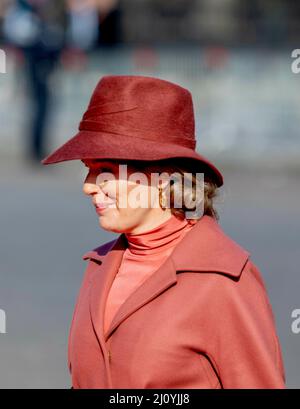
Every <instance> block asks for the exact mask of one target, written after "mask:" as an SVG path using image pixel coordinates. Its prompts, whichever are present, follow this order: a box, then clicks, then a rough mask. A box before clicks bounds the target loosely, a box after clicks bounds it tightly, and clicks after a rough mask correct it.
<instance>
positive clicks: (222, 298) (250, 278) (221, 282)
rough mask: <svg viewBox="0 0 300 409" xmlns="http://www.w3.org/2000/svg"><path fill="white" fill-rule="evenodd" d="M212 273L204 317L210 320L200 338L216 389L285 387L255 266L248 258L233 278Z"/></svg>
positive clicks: (270, 316)
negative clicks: (216, 378)
mask: <svg viewBox="0 0 300 409" xmlns="http://www.w3.org/2000/svg"><path fill="white" fill-rule="evenodd" d="M214 276H215V277H214V278H215V284H214V299H213V302H212V303H211V302H210V303H208V304H209V308H211V309H213V310H214V311H212V310H211V311H210V313H209V314H208V316H213V317H215V320H213V321H214V322H212V323H211V322H207V328H208V331H207V336H208V337H209V339H207V341H206V342H207V345H209V347H208V355H209V357H210V359H211V361H212V362H213V364H214V366H215V368H216V370H217V372H218V373H219V376H220V380H221V383H222V387H223V388H225V389H228V388H229V389H235V388H238V389H246V388H251V389H259V388H264V389H270V388H276V389H277V388H279V389H284V388H286V386H285V370H284V365H283V359H282V352H281V348H280V343H279V338H278V336H277V333H276V323H275V319H274V315H273V311H272V308H271V305H270V302H269V299H268V295H267V291H266V287H265V285H264V282H263V279H262V277H261V274H260V272H259V270H258V269H257V267H256V266H255V265H254V264H253V263H252V261H251V260H250V259H249V260H248V261H247V263H246V265H245V268H244V270H243V272H242V274H241V276H240V277H239V279H238V280H235V279H230V278H228V277H226V276H222V275H220V274H215V275H214ZM217 276H218V277H217ZM211 314H212V315H211ZM212 341H213V342H212Z"/></svg>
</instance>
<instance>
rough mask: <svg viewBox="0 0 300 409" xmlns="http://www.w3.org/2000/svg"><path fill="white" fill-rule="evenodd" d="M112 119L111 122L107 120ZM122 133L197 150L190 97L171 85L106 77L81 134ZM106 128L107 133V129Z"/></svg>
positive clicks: (136, 78) (137, 78)
mask: <svg viewBox="0 0 300 409" xmlns="http://www.w3.org/2000/svg"><path fill="white" fill-rule="evenodd" d="M108 115H109V118H108ZM116 127H118V129H121V128H122V132H125V134H126V133H127V134H128V136H136V137H138V134H139V135H140V137H143V138H148V139H150V140H161V139H162V138H163V139H164V140H165V141H167V142H171V143H173V142H174V143H177V144H180V145H183V146H186V147H189V148H194V147H195V144H196V141H195V121H194V109H193V101H192V96H191V93H190V92H189V91H188V90H187V89H185V88H183V87H181V86H179V85H177V84H173V83H171V82H169V81H166V80H162V79H159V78H152V77H145V76H134V75H128V76H124V75H122V76H119V75H109V76H104V77H102V78H101V80H100V81H99V82H98V84H97V86H96V88H95V90H94V92H93V94H92V96H91V99H90V102H89V105H88V108H87V110H86V112H85V113H84V115H83V118H82V121H81V123H80V127H79V129H80V130H100V128H101V130H105V131H107V132H109V131H110V130H111V131H112V132H116ZM104 128H105V129H104Z"/></svg>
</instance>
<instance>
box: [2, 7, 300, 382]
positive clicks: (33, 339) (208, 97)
mask: <svg viewBox="0 0 300 409" xmlns="http://www.w3.org/2000/svg"><path fill="white" fill-rule="evenodd" d="M0 48H1V49H2V50H4V51H5V56H6V59H5V63H6V64H5V70H2V71H5V72H3V73H0V101H1V104H0V120H1V131H0V186H1V208H2V209H1V216H0V217H1V247H0V279H1V285H0V309H2V310H3V311H4V312H5V316H6V325H5V333H0V357H1V358H0V361H1V367H0V388H68V387H70V386H71V380H70V376H69V372H68V368H67V341H68V331H69V325H70V322H71V318H72V313H73V308H74V305H75V301H76V297H77V294H78V291H79V288H80V285H81V281H82V277H83V273H84V270H85V267H86V262H85V261H83V260H82V258H81V257H82V255H83V254H84V253H85V252H86V251H88V250H90V249H92V248H95V247H97V246H99V245H101V244H102V243H104V242H105V241H107V240H111V239H112V238H115V237H116V235H115V234H111V233H108V232H105V231H103V230H101V228H100V227H99V225H98V217H97V215H96V214H95V212H94V209H93V208H92V206H91V202H90V200H89V198H87V197H84V195H83V192H82V183H83V180H84V177H85V175H86V171H85V168H84V167H83V165H82V164H81V162H80V161H71V162H65V163H60V164H57V165H56V166H53V165H52V166H43V165H42V164H41V163H40V160H41V159H42V158H43V157H45V156H46V155H47V154H48V153H50V152H51V151H52V150H54V149H55V148H57V147H58V146H60V145H61V144H62V143H64V142H65V141H67V140H68V139H70V138H71V137H72V136H73V135H75V133H76V132H77V127H78V124H79V122H80V120H81V116H82V114H83V113H84V112H85V110H86V107H87V104H88V102H89V98H90V96H91V93H92V91H93V89H94V88H95V86H96V84H97V82H98V81H99V79H100V78H101V77H102V76H103V75H107V74H138V75H149V76H155V77H159V78H162V79H166V80H170V81H174V82H177V83H179V84H180V85H182V86H184V87H186V88H188V89H189V90H190V91H191V92H192V94H193V99H194V108H195V119H196V135H197V147H196V149H197V150H198V151H199V152H202V153H203V154H205V155H206V156H207V157H209V158H210V159H211V160H212V161H214V163H215V164H216V166H217V167H218V168H220V170H221V171H222V172H223V174H224V182H225V183H224V186H223V187H222V188H221V189H220V193H219V198H218V199H217V209H218V212H219V215H220V224H221V226H222V227H223V229H224V231H225V232H226V233H227V234H228V235H230V236H231V237H232V238H233V239H234V240H236V241H237V242H238V243H239V244H241V245H242V246H243V247H244V248H246V249H247V250H248V251H250V253H251V257H252V260H253V261H254V263H256V265H257V266H258V268H259V269H260V271H261V274H262V276H263V278H264V280H265V283H266V287H267V290H268V294H269V297H270V301H271V304H272V307H273V311H274V316H275V319H276V325H277V331H278V335H279V338H280V341H281V346H282V352H283V358H284V363H285V369H286V381H287V382H286V384H287V387H288V388H299V387H300V369H299V368H300V353H299V352H300V333H299V334H296V333H294V332H293V331H292V328H291V325H292V322H293V320H294V319H295V318H292V311H293V310H295V309H299V308H300V296H299V289H300V278H299V258H298V255H299V242H300V217H299V216H300V210H299V207H300V206H299V203H300V189H299V187H300V184H299V176H300V164H299V161H300V138H299V129H300V92H299V89H300V88H299V87H300V73H299V74H297V73H295V72H293V70H292V69H291V65H292V62H293V58H292V56H291V54H292V51H293V50H294V49H300V3H299V1H297V0H288V1H279V0H272V1H271V0H252V1H242V0H120V1H117V0H66V1H64V0H51V1H50V0H16V1H15V0H1V4H0ZM299 55H300V53H299ZM2 56H3V54H2ZM299 66H300V64H299ZM0 71H1V70H0ZM2 332H4V330H3V328H2Z"/></svg>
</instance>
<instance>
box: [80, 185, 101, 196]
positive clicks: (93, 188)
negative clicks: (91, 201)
mask: <svg viewBox="0 0 300 409" xmlns="http://www.w3.org/2000/svg"><path fill="white" fill-rule="evenodd" d="M82 190H83V193H84V194H86V195H91V194H93V193H99V191H100V187H99V186H98V185H97V184H96V183H84V184H83V188H82Z"/></svg>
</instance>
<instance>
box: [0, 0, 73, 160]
mask: <svg viewBox="0 0 300 409" xmlns="http://www.w3.org/2000/svg"><path fill="white" fill-rule="evenodd" d="M66 11H67V10H66V4H65V1H64V0H11V1H7V3H6V8H5V11H4V19H3V34H4V37H5V39H6V40H7V41H8V43H9V44H10V45H12V46H14V47H16V48H17V49H19V50H21V51H22V53H23V56H24V64H25V70H24V74H25V78H26V83H27V84H28V91H29V96H30V99H31V103H32V115H31V117H30V124H29V132H28V134H29V135H28V140H26V149H27V150H28V152H26V153H27V155H28V156H29V158H30V159H32V161H33V163H35V162H37V163H39V161H40V159H41V158H42V157H44V155H45V153H46V152H45V146H46V143H45V142H46V141H45V139H46V128H47V123H48V119H49V112H50V106H51V94H50V87H49V81H50V76H51V74H52V73H53V71H54V69H55V67H56V66H57V64H58V62H59V57H60V54H61V52H62V50H63V47H64V45H65V33H66V27H67V13H66ZM27 155H26V156H27Z"/></svg>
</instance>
